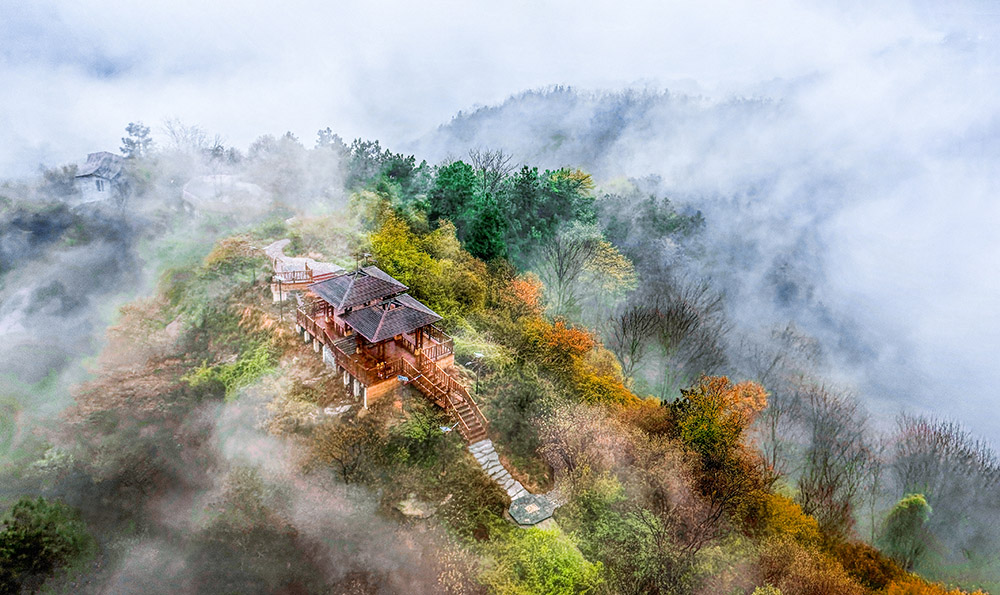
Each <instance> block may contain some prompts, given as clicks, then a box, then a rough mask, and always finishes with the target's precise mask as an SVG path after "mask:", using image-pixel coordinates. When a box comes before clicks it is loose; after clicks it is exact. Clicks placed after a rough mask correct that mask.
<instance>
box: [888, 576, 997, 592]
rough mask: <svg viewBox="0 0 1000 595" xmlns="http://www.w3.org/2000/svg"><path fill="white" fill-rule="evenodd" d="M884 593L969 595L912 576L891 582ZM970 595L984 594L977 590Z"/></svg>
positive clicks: (959, 590)
mask: <svg viewBox="0 0 1000 595" xmlns="http://www.w3.org/2000/svg"><path fill="white" fill-rule="evenodd" d="M884 593H885V595H969V594H968V593H967V592H966V591H963V590H961V589H957V588H956V589H947V588H946V587H943V586H941V585H938V584H934V583H928V582H927V581H925V580H924V579H922V578H920V577H918V576H914V575H910V576H908V577H906V578H903V579H900V580H898V581H893V582H892V583H891V584H890V585H889V586H888V588H886V590H885V591H884ZM971 595H985V594H984V593H983V592H982V591H980V590H978V589H977V590H976V591H974V592H973V593H972V594H971Z"/></svg>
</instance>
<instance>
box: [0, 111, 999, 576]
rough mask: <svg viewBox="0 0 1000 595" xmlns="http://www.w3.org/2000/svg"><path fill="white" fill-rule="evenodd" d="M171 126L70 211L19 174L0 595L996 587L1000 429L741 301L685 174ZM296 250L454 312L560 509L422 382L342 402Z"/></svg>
mask: <svg viewBox="0 0 1000 595" xmlns="http://www.w3.org/2000/svg"><path fill="white" fill-rule="evenodd" d="M459 124H461V121H459ZM165 128H166V130H165V132H164V133H163V134H161V135H154V134H153V133H152V132H151V131H150V128H148V127H146V126H144V125H142V124H141V123H138V122H135V123H130V124H129V126H128V127H127V129H126V132H125V134H126V135H125V137H124V138H123V139H122V147H121V150H120V152H121V154H122V155H123V157H124V158H125V166H124V169H123V171H124V173H123V176H125V179H126V180H127V184H125V185H124V187H125V188H127V191H125V192H123V193H122V196H121V198H120V200H116V201H114V203H113V204H112V203H107V204H105V203H102V204H84V205H81V206H70V204H71V203H72V199H73V197H74V193H76V192H77V190H76V189H75V187H74V184H73V175H74V174H75V172H74V170H73V169H72V168H71V167H66V166H61V165H60V166H53V167H49V168H43V170H42V171H40V172H39V175H38V176H37V177H36V178H35V179H33V180H30V181H25V182H6V183H4V184H3V185H2V186H0V298H2V302H3V303H2V305H0V328H4V329H6V331H5V337H8V338H9V340H8V341H5V342H6V343H7V344H6V345H5V346H2V347H0V357H2V359H3V360H4V364H3V367H2V368H0V372H2V373H0V416H2V417H0V511H3V512H2V516H0V591H2V592H9V593H34V592H45V593H105V592H115V593H119V592H120V593H131V592H145V593H150V592H152V593H160V592H163V593H167V592H169V593H189V592H190V593H202V592H204V593H358V594H362V593H397V592H413V593H453V594H464V593H497V594H512V595H513V594H518V595H520V594H532V593H553V594H572V593H581V594H582V593H591V594H617V593H621V594H640V593H662V594H688V593H691V594H695V593H697V594H715V593H725V594H734V595H735V594H747V595H777V594H783V595H798V594H802V595H813V594H815V595H822V594H859V595H860V594H886V595H933V594H952V595H959V594H961V593H974V592H991V591H1000V559H998V552H1000V532H998V531H997V527H998V526H1000V525H998V524H997V522H996V520H997V517H998V515H1000V498H998V496H1000V460H998V459H997V456H996V454H995V452H994V451H993V450H992V447H991V446H990V445H989V444H988V443H987V442H985V441H984V440H981V439H979V438H977V437H976V436H975V435H973V434H972V433H971V432H969V431H968V430H967V429H965V428H963V427H962V426H960V425H958V424H957V423H954V422H952V421H950V420H947V419H938V418H933V417H930V416H926V415H917V414H912V413H906V412H885V411H877V412H873V411H870V410H869V409H868V408H867V407H866V404H865V400H864V399H863V395H859V394H857V392H856V390H855V388H854V387H853V386H851V385H850V383H847V382H844V381H843V378H842V377H841V376H839V375H837V374H835V373H832V372H831V370H834V371H835V368H836V365H837V364H838V360H836V359H835V358H832V357H831V354H830V353H829V352H828V351H827V350H826V348H825V346H824V343H823V341H821V340H820V338H818V337H816V336H813V335H810V334H809V332H808V331H807V330H805V329H803V328H801V327H800V326H798V325H796V324H795V323H794V322H793V321H791V320H785V321H779V322H776V323H775V322H773V321H772V320H771V317H770V316H767V317H762V320H766V321H768V322H767V325H766V326H764V327H762V328H750V327H748V326H747V324H746V323H745V320H746V317H745V316H734V311H735V310H736V309H738V308H740V307H741V304H739V303H734V298H733V294H732V292H728V291H727V290H726V289H727V286H726V280H725V279H721V280H720V279H719V278H717V277H716V276H713V275H712V274H709V273H708V272H709V271H715V270H718V269H719V268H725V267H739V266H740V259H741V258H742V257H744V256H745V255H741V254H739V253H738V252H736V251H735V250H731V248H732V246H725V247H724V248H725V250H723V249H722V248H720V246H719V245H717V244H716V243H714V242H713V238H714V237H715V236H714V235H713V234H711V233H709V231H708V230H710V229H711V228H712V226H717V225H721V223H719V222H717V221H713V219H712V217H713V216H717V213H718V211H717V210H714V211H712V213H715V215H711V214H706V213H707V211H705V209H703V208H702V205H701V204H700V203H699V199H698V197H696V196H685V197H675V196H669V195H667V194H664V193H663V192H662V188H661V187H660V184H659V183H658V182H657V180H655V179H652V178H612V179H601V178H598V177H596V175H592V174H591V173H588V172H587V171H584V170H583V169H581V167H583V165H579V166H577V165H568V166H565V167H547V166H545V165H542V164H539V163H537V162H524V161H522V157H519V156H518V155H517V154H512V153H509V152H507V151H506V150H505V149H504V148H502V147H484V146H479V147H473V148H466V149H463V152H462V153H461V154H459V155H457V156H453V157H449V158H446V159H442V160H440V161H437V162H435V163H428V162H427V161H425V160H422V158H421V156H420V155H419V154H413V155H411V154H405V153H396V152H394V151H392V150H390V149H387V148H385V147H383V146H382V145H381V144H380V143H379V142H378V141H374V140H363V139H358V140H354V141H353V142H351V143H347V142H345V141H344V140H343V139H342V138H341V137H340V136H338V135H337V134H335V133H334V132H333V131H332V130H331V129H330V128H326V129H323V130H320V131H318V133H317V137H316V139H315V141H314V142H305V141H302V140H299V139H298V138H296V137H295V135H293V134H291V133H286V134H284V135H282V136H272V135H265V136H261V137H260V138H258V139H257V140H256V141H255V142H253V143H252V144H251V145H250V146H249V148H248V149H247V150H245V151H244V150H242V149H240V148H237V147H233V146H225V145H224V143H223V142H222V141H221V140H220V139H219V137H215V138H214V139H213V138H211V137H210V136H209V135H208V134H207V133H206V132H204V131H203V130H201V129H199V128H197V127H194V126H186V125H184V124H181V123H179V122H171V123H169V125H167V126H166V127H165ZM307 145H308V146H307ZM205 187H209V188H213V190H211V191H210V192H209V194H211V195H212V196H206V195H204V193H202V191H201V190H199V189H200V188H205ZM238 191H239V192H243V193H244V194H243V195H239V196H237V192H238ZM248 197H251V198H252V199H251V198H248ZM730 224H731V222H727V223H726V225H730ZM283 238H290V239H291V240H292V243H291V245H290V247H289V248H288V249H287V250H286V253H288V254H289V255H291V254H293V253H294V254H295V255H302V256H310V257H314V258H322V259H325V260H329V261H332V262H335V263H337V264H339V265H341V266H343V267H344V268H346V269H348V270H350V269H353V268H354V267H355V266H356V265H357V264H358V263H359V262H360V261H361V260H364V261H366V262H369V261H370V262H374V263H376V264H377V265H378V266H379V267H380V268H382V269H383V270H384V271H385V272H387V273H389V274H390V275H392V276H393V277H395V278H396V279H398V280H400V281H402V282H403V283H404V284H406V285H407V286H408V287H409V288H410V292H411V293H412V295H413V296H414V297H416V298H418V299H419V300H421V301H422V302H423V303H425V304H426V305H427V306H428V307H430V308H431V309H433V310H434V311H435V312H437V313H438V314H440V315H441V316H442V317H443V321H442V322H441V325H442V328H443V329H444V330H446V331H447V332H448V333H449V334H450V335H452V336H453V337H454V338H455V350H456V359H455V361H456V363H457V364H458V367H459V368H460V370H461V373H462V375H463V378H464V379H465V380H466V382H467V384H468V385H469V387H470V390H471V391H472V392H473V394H474V395H475V397H476V399H477V401H478V402H479V403H480V405H481V406H482V408H483V412H484V413H485V415H486V417H487V418H488V419H489V420H490V428H489V432H490V437H491V438H492V440H493V442H494V444H495V445H496V447H497V450H498V452H499V453H500V456H501V457H502V459H503V460H504V462H505V463H506V464H507V465H508V467H509V468H510V469H512V473H513V474H514V476H515V477H516V478H517V479H518V480H519V481H520V482H521V483H522V484H523V485H524V486H526V487H529V488H530V489H531V490H532V491H534V492H536V493H547V494H550V497H552V498H553V499H555V500H557V501H558V503H559V507H558V508H557V509H556V511H555V514H554V516H553V518H552V519H551V520H549V521H546V522H544V523H542V524H541V525H539V526H535V527H530V528H524V527H519V526H516V524H514V523H513V522H512V521H511V520H510V519H509V518H507V517H505V514H504V511H505V509H506V507H507V506H508V504H509V502H508V498H507V495H506V494H505V493H504V492H503V490H501V489H499V488H498V487H497V486H496V485H495V484H493V483H492V482H491V481H490V480H489V478H488V477H487V476H485V475H484V474H483V473H482V472H481V470H480V469H479V467H478V466H477V465H476V464H475V461H474V460H473V459H472V458H471V457H470V456H469V454H468V452H467V451H466V450H465V444H464V443H463V442H462V440H461V438H460V437H459V436H457V432H446V431H442V429H443V428H447V426H449V425H451V422H450V421H449V419H448V418H447V417H446V416H445V415H444V413H443V412H442V411H441V410H439V409H437V408H435V407H434V406H433V405H432V404H431V403H430V402H429V401H427V400H426V399H424V398H423V397H422V396H421V395H420V394H419V393H418V392H416V391H415V390H413V389H410V388H403V389H401V391H400V394H399V395H398V397H395V398H394V399H385V400H381V401H378V402H375V403H372V404H371V408H370V409H369V410H364V409H361V408H360V407H358V406H357V402H356V401H355V400H354V399H353V397H352V396H351V395H349V394H348V392H347V391H346V390H345V389H344V387H343V384H342V383H340V381H339V378H338V377H337V375H336V374H335V373H333V372H332V371H331V370H329V369H328V368H326V367H324V366H323V364H322V362H321V360H319V359H318V358H316V357H314V354H313V353H312V350H311V349H310V348H309V346H307V345H303V343H302V340H301V338H300V337H299V336H298V335H296V333H295V332H294V328H293V326H294V315H293V312H292V310H291V309H290V306H289V305H288V304H286V303H284V302H276V301H273V300H272V295H271V292H270V289H269V285H268V277H269V274H270V265H269V263H268V261H267V259H266V258H265V256H264V254H263V251H262V248H263V247H264V246H266V245H268V244H269V243H271V242H273V241H276V240H279V239H283ZM767 282H768V283H770V284H771V285H772V286H773V290H774V292H775V295H777V296H779V297H780V296H782V295H785V296H786V297H787V294H788V293H790V292H791V293H794V292H795V291H797V290H798V289H797V288H796V287H790V286H789V285H788V280H787V277H784V276H781V275H776V276H774V277H773V278H771V279H769V280H767ZM783 292H784V293H783ZM884 380H885V382H892V381H893V379H891V378H887V379H884ZM345 405H350V407H343V406H345Z"/></svg>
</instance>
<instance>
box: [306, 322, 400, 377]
mask: <svg viewBox="0 0 1000 595" xmlns="http://www.w3.org/2000/svg"><path fill="white" fill-rule="evenodd" d="M295 322H296V323H297V324H298V325H299V326H301V327H302V328H304V329H306V331H307V332H308V333H309V334H310V335H312V337H313V340H314V341H319V342H320V344H322V345H325V346H326V347H327V349H329V350H330V352H331V353H333V359H334V361H336V362H337V365H338V366H340V367H341V368H343V369H345V370H347V373H348V374H350V375H351V376H353V377H355V378H357V379H358V382H360V383H361V384H364V385H365V386H371V384H372V380H373V379H375V378H378V379H383V378H389V377H390V373H389V372H388V371H386V372H383V373H382V375H381V376H379V375H378V374H377V373H376V374H373V373H372V372H373V371H372V370H369V369H368V368H365V367H364V365H363V364H362V363H361V362H360V361H359V360H358V359H357V358H355V357H352V356H350V355H348V354H347V353H344V351H343V350H342V349H341V348H339V347H337V344H336V338H335V337H334V336H333V335H331V334H330V332H329V331H328V330H327V329H325V328H323V327H321V326H320V325H319V324H317V323H316V321H315V320H313V318H312V317H311V316H309V315H308V314H306V312H305V310H303V309H302V308H296V309H295ZM397 367H398V366H397ZM389 368H391V366H389Z"/></svg>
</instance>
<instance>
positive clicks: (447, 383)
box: [417, 354, 487, 429]
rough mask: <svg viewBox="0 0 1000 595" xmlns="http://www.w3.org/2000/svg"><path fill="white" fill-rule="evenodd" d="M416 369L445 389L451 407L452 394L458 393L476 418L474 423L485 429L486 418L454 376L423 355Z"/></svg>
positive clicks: (419, 357)
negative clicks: (476, 422)
mask: <svg viewBox="0 0 1000 595" xmlns="http://www.w3.org/2000/svg"><path fill="white" fill-rule="evenodd" d="M417 367H418V368H419V369H420V370H421V372H423V375H424V376H425V377H426V378H427V379H428V380H430V381H431V382H433V383H434V384H435V385H437V386H440V387H442V388H444V389H445V392H446V393H447V395H446V396H447V399H448V402H449V404H451V405H452V406H454V404H453V403H451V399H452V394H454V393H458V395H459V396H460V397H461V398H462V399H463V400H464V401H465V402H466V403H468V404H469V408H470V409H471V410H472V413H473V414H474V415H475V416H476V421H478V422H479V423H480V425H482V426H483V429H486V424H487V421H486V416H485V415H483V412H482V411H480V410H479V405H477V404H476V401H475V399H473V398H472V395H470V394H469V391H468V389H466V388H465V385H463V384H462V383H461V382H459V381H458V380H457V379H456V378H455V377H454V376H452V375H451V374H449V373H448V372H446V371H445V370H444V369H442V368H441V366H439V365H437V364H436V363H435V362H434V361H433V360H432V359H430V358H429V357H427V356H425V355H424V354H420V355H418V356H417Z"/></svg>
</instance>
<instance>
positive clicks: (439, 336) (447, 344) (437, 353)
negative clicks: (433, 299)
mask: <svg viewBox="0 0 1000 595" xmlns="http://www.w3.org/2000/svg"><path fill="white" fill-rule="evenodd" d="M424 332H425V333H427V336H428V337H430V338H431V339H432V340H434V341H435V342H436V343H437V344H436V345H432V346H430V347H428V348H427V349H425V350H424V351H426V352H427V357H429V358H431V359H433V360H436V359H440V358H442V357H444V356H446V355H451V354H452V353H454V352H455V340H454V339H452V338H451V337H449V336H448V335H447V334H446V333H445V332H444V331H442V330H441V329H439V328H438V327H436V326H434V325H433V324H432V325H431V326H428V327H424Z"/></svg>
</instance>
